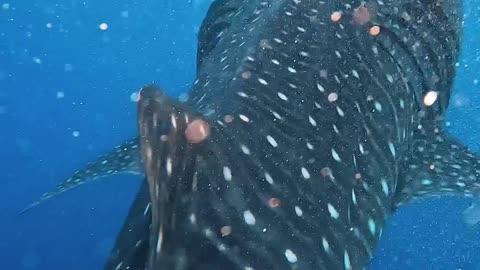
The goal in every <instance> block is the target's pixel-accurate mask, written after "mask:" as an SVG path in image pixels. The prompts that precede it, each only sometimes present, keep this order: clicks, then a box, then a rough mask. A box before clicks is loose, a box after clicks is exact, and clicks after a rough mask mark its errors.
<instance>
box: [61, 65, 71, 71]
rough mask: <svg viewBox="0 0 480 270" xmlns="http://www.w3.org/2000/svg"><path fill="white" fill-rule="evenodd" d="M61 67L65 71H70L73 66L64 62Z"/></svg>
mask: <svg viewBox="0 0 480 270" xmlns="http://www.w3.org/2000/svg"><path fill="white" fill-rule="evenodd" d="M63 69H64V70H65V71H72V70H73V66H72V64H65V65H64V66H63Z"/></svg>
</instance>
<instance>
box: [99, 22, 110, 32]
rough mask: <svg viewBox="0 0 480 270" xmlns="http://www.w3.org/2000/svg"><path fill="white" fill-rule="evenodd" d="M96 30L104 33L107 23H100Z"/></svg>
mask: <svg viewBox="0 0 480 270" xmlns="http://www.w3.org/2000/svg"><path fill="white" fill-rule="evenodd" d="M98 28H100V30H102V31H106V30H107V29H108V24H107V23H101V24H100V25H99V26H98Z"/></svg>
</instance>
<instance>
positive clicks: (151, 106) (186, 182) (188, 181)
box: [138, 86, 211, 270]
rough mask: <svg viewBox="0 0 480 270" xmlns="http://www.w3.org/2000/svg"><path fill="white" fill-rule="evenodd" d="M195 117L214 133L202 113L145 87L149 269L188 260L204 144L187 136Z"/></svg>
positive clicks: (142, 116)
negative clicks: (199, 156)
mask: <svg viewBox="0 0 480 270" xmlns="http://www.w3.org/2000/svg"><path fill="white" fill-rule="evenodd" d="M194 122H195V123H196V124H204V125H206V126H204V127H206V129H204V130H202V131H204V132H207V133H205V134H207V135H208V134H209V133H208V132H209V131H210V127H211V125H210V124H209V123H208V121H207V120H206V119H203V118H202V116H201V115H200V114H196V113H193V112H192V111H191V110H190V109H188V108H187V107H186V106H185V105H182V104H180V103H179V102H177V101H174V100H171V99H169V98H168V97H167V96H165V95H164V94H163V93H162V92H160V91H158V90H157V89H156V88H155V87H154V86H147V87H145V88H143V89H142V90H141V92H140V100H139V102H138V129H139V134H140V145H141V153H142V158H143V161H144V164H145V172H146V175H147V179H148V186H149V193H150V202H151V213H152V225H151V229H150V237H149V238H150V239H149V246H150V249H149V252H148V263H147V267H146V269H155V270H163V269H182V265H185V264H186V263H187V261H186V260H187V258H186V257H185V247H186V246H187V245H188V240H189V235H188V231H187V230H185V228H184V227H182V226H183V225H185V221H186V220H188V215H189V213H191V209H190V207H191V206H192V204H191V199H192V196H191V195H192V192H193V189H194V173H195V169H196V165H195V162H196V153H198V151H199V150H200V148H202V146H204V145H203V141H202V140H200V141H195V143H192V141H191V140H190V137H188V138H187V135H186V134H187V132H188V131H187V129H188V128H191V127H192V124H195V123H194ZM197 127H198V126H197ZM197 131H200V129H198V130H197ZM197 135H198V134H197ZM205 140H206V137H205ZM191 259H193V258H188V260H191ZM174 267H175V268H174Z"/></svg>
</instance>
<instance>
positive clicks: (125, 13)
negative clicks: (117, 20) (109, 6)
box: [121, 10, 128, 18]
mask: <svg viewBox="0 0 480 270" xmlns="http://www.w3.org/2000/svg"><path fill="white" fill-rule="evenodd" d="M121 16H122V18H128V10H124V11H122V13H121Z"/></svg>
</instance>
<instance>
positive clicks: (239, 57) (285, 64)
mask: <svg viewBox="0 0 480 270" xmlns="http://www.w3.org/2000/svg"><path fill="white" fill-rule="evenodd" d="M359 7H365V8H367V10H368V12H370V13H371V14H370V15H371V19H370V20H369V21H367V22H365V21H363V20H362V23H361V24H356V23H355V21H358V19H357V18H356V16H357V15H356V14H355V12H356V10H357V8H359ZM362 12H365V10H364V9H362ZM460 13H461V10H460V7H459V1H453V0H449V1H434V0H396V1H391V0H387V1H368V2H360V1H318V0H220V1H215V2H214V3H213V4H212V6H211V8H210V10H209V12H208V14H207V17H206V18H205V20H204V22H203V24H202V28H201V30H200V34H199V45H198V58H197V63H198V68H197V80H196V81H195V83H194V85H193V87H192V91H191V94H190V99H189V100H188V101H187V102H186V104H179V103H177V102H175V101H173V100H170V99H168V98H167V97H166V96H165V95H164V94H163V93H161V92H156V90H155V88H154V87H147V88H145V89H144V90H143V93H147V94H146V95H143V94H142V95H141V99H140V102H139V121H138V125H139V132H140V134H141V136H142V137H141V140H140V141H141V142H142V147H138V144H134V145H137V149H139V148H141V149H142V155H143V160H144V161H145V171H146V174H147V180H146V182H145V183H144V186H143V188H142V189H141V191H140V193H139V195H138V196H137V200H136V201H135V202H134V204H133V205H132V208H131V211H130V213H129V216H128V217H127V220H126V222H125V225H124V229H123V230H122V232H121V233H120V234H119V236H118V239H117V243H116V246H115V248H114V252H113V255H112V257H111V258H110V259H109V261H108V263H107V264H106V266H105V269H115V270H119V269H149V270H153V269H180V270H183V269H244V270H253V269H257V270H258V269H280V270H283V269H363V268H365V267H366V265H367V264H368V261H369V259H370V258H371V257H372V255H373V253H374V249H375V246H376V243H377V242H378V239H379V237H380V236H381V234H382V228H383V226H384V223H385V220H386V219H387V218H388V217H389V216H390V215H391V214H392V213H393V211H394V209H395V208H396V207H398V206H400V205H402V204H403V203H405V202H408V201H410V200H412V199H413V198H416V197H421V196H429V195H440V194H452V193H456V194H462V195H468V196H471V195H474V194H475V192H476V189H477V186H478V183H479V181H478V177H477V175H478V173H477V170H478V169H477V166H478V165H477V164H478V160H479V159H478V157H477V156H475V155H473V154H471V153H470V152H469V151H468V150H467V149H466V148H465V147H464V146H462V145H461V144H460V143H459V142H456V141H455V140H454V139H452V138H450V137H449V136H447V135H445V134H444V132H443V131H442V129H443V128H442V126H443V121H442V120H441V119H442V116H443V114H444V112H445V110H446V108H447V107H448V102H449V98H450V94H451V87H452V81H453V78H454V76H455V67H454V64H455V62H456V60H457V58H458V53H459V44H460V38H461V33H460V29H461V20H460V18H461V16H460ZM431 91H436V93H437V94H438V95H436V100H435V101H434V102H433V103H432V105H431V106H426V105H425V104H424V97H425V96H426V95H428V93H430V92H431ZM429 105H430V104H429ZM142 106H143V107H142ZM142 108H143V109H142ZM196 119H202V120H203V121H206V122H208V123H209V125H210V127H211V134H210V136H209V138H207V140H206V141H205V142H202V143H200V144H196V145H191V144H189V143H188V142H187V141H186V139H185V137H184V136H185V127H186V126H188V124H189V123H191V121H194V120H196ZM162 135H165V136H167V137H166V138H167V140H162V139H161V138H162ZM159 138H160V139H159ZM422 149H423V150H422ZM134 154H135V156H137V157H138V156H139V152H138V150H135V151H132V153H131V154H129V155H130V156H134ZM114 156H115V155H114ZM114 156H112V157H114ZM136 164H140V163H139V162H138V163H136ZM432 165H433V169H432V167H431V166H432ZM120 167H121V166H118V167H117V169H116V170H117V171H121V170H122V168H120ZM136 169H137V170H138V171H141V170H140V169H139V168H138V167H137V168H136ZM84 179H89V178H88V177H86V178H84ZM146 183H148V185H147V184H146ZM147 193H148V195H147ZM146 196H148V197H149V198H150V204H149V203H148V202H147V200H145V197H146ZM141 198H143V199H141ZM141 209H144V210H143V211H141ZM146 224H149V225H150V226H146ZM132 243H135V244H132Z"/></svg>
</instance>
